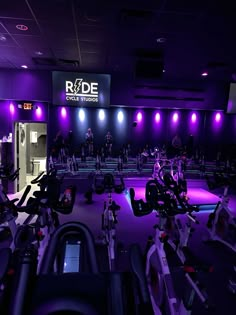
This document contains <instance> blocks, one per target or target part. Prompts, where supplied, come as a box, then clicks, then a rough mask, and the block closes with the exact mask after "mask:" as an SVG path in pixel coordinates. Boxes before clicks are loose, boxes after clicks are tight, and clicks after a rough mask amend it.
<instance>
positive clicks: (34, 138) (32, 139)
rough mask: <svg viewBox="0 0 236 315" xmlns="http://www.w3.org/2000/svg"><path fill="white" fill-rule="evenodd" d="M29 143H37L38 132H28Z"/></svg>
mask: <svg viewBox="0 0 236 315" xmlns="http://www.w3.org/2000/svg"><path fill="white" fill-rule="evenodd" d="M30 142H31V143H37V142H38V132H37V131H30Z"/></svg>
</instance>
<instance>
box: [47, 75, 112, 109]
mask: <svg viewBox="0 0 236 315" xmlns="http://www.w3.org/2000/svg"><path fill="white" fill-rule="evenodd" d="M53 103H54V104H55V105H76V106H95V107H107V106H109V105H110V75H108V74H90V73H75V72H73V73H72V72H60V71H54V72H53Z"/></svg>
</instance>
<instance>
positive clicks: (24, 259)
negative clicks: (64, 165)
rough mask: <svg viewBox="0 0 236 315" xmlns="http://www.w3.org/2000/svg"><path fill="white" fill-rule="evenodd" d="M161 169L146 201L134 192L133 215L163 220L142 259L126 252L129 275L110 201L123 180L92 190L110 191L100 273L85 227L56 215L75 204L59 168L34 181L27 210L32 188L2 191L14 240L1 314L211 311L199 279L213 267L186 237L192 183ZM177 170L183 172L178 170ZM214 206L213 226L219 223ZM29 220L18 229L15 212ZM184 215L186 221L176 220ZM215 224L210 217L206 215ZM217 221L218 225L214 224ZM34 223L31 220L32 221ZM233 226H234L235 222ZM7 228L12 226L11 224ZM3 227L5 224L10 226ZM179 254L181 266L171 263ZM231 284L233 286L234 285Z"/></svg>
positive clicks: (1, 278) (4, 253)
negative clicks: (14, 195) (197, 306)
mask: <svg viewBox="0 0 236 315" xmlns="http://www.w3.org/2000/svg"><path fill="white" fill-rule="evenodd" d="M165 168H169V167H168V166H166V165H162V166H161V167H160V168H159V171H158V174H156V175H157V176H156V177H155V178H153V179H151V180H149V181H148V182H147V184H146V194H145V199H146V201H144V200H142V199H139V200H136V199H135V190H134V189H133V188H131V189H130V191H129V193H130V199H131V206H132V209H133V213H134V215H135V216H137V217H142V216H145V215H148V214H150V213H153V212H155V213H156V215H157V217H158V222H157V224H156V225H155V226H154V228H155V231H156V234H155V237H149V239H148V242H147V248H146V252H145V255H143V253H142V251H141V249H140V247H139V246H138V245H133V246H131V248H130V251H129V257H130V266H131V270H130V272H126V273H122V272H118V271H116V268H115V267H116V265H115V261H116V241H117V240H116V224H117V211H118V210H119V209H120V206H119V205H117V204H116V203H115V202H114V201H113V200H112V192H113V191H114V192H116V193H121V192H122V191H123V190H124V182H123V179H122V178H120V181H119V182H118V183H116V182H115V181H114V177H113V176H112V174H105V175H104V176H101V175H99V174H97V176H95V177H94V179H93V185H92V190H91V192H92V191H94V192H96V193H97V194H103V193H106V192H107V193H108V194H107V196H108V198H107V200H105V201H104V209H103V210H104V211H103V214H102V230H103V233H104V234H103V240H104V244H105V245H106V246H107V256H108V259H109V272H101V271H100V269H99V263H98V259H97V254H96V249H95V240H94V237H93V235H92V234H91V232H90V230H89V229H88V227H87V226H86V225H84V224H83V223H80V222H69V223H65V224H62V225H60V222H59V218H58V213H64V214H69V213H71V211H72V209H73V205H74V202H75V187H74V186H68V187H66V188H65V189H64V190H63V193H61V191H62V189H61V187H62V181H63V178H58V176H57V174H56V171H55V170H53V169H52V170H50V171H49V172H48V173H47V174H40V175H39V176H38V177H37V178H36V179H34V180H33V181H32V182H31V184H32V185H34V184H36V185H39V187H40V189H39V190H37V191H35V192H34V194H33V197H31V198H29V199H28V201H27V204H26V205H23V204H25V200H26V196H27V195H28V193H29V191H30V189H31V188H30V187H29V186H28V187H26V190H25V192H24V194H23V195H22V198H21V200H9V198H8V196H7V195H6V194H5V193H4V191H3V190H2V189H1V201H0V207H1V208H0V218H1V222H0V223H1V228H2V229H3V231H4V230H6V231H8V233H10V234H11V235H12V238H11V239H12V241H11V244H10V247H9V248H4V249H1V250H0V284H1V293H0V310H1V314H10V315H11V314H14V315H22V314H24V315H35V314H37V315H38V314H40V315H44V314H45V315H46V314H47V315H56V314H57V315H59V314H60V315H61V314H68V315H75V314H104V315H106V314H115V315H116V314H117V315H118V314H119V315H122V314H143V315H144V314H145V315H146V314H158V315H159V314H171V315H174V314H179V315H184V314H191V313H192V309H193V304H194V303H195V300H196V299H195V298H198V299H199V301H200V302H201V305H202V306H203V307H204V308H205V309H206V310H207V311H212V310H213V312H214V307H213V305H212V303H211V302H210V300H209V297H208V295H207V292H206V289H205V287H204V286H203V285H202V283H201V281H200V277H199V274H201V273H205V272H207V273H208V272H211V271H213V267H212V265H211V264H208V263H206V262H204V261H200V260H199V258H197V257H196V256H195V255H194V254H193V252H192V251H191V249H190V248H189V238H190V236H191V234H192V233H193V230H194V225H195V224H198V223H199V222H198V220H197V218H196V215H195V212H198V211H199V208H198V207H197V206H192V205H190V204H189V202H188V198H187V183H186V180H185V178H184V176H182V175H183V174H182V175H181V174H178V176H177V175H176V173H172V174H171V173H170V172H169V169H168V172H166V171H165ZM0 171H1V172H0V174H1V177H0V178H1V179H3V178H8V179H9V180H14V179H15V178H16V177H17V176H18V174H19V170H17V171H16V172H14V171H12V170H9V169H4V168H1V169H0ZM179 171H180V168H179ZM225 207H226V205H225V204H224V202H221V203H219V205H218V206H217V208H216V210H215V212H214V217H213V218H212V215H211V216H210V217H211V223H210V225H211V226H214V225H217V224H219V222H218V223H217V219H216V218H219V217H221V216H220V215H218V212H221V209H224V210H225ZM22 211H24V212H27V213H28V214H29V217H28V218H27V220H26V221H25V222H24V224H23V225H21V226H17V225H16V224H15V223H14V222H15V221H16V217H17V214H18V213H19V212H22ZM180 216H185V217H186V220H185V222H184V223H183V222H182V220H180V219H179V217H180ZM33 219H35V221H33ZM209 219H210V218H209ZM214 220H215V221H214ZM32 222H33V223H32ZM232 222H234V221H232ZM6 223H7V224H6ZM5 225H6V226H5ZM173 253H174V255H175V256H176V257H177V258H178V263H175V264H174V266H173V265H171V264H170V263H169V262H170V259H169V257H172V255H173ZM179 271H180V272H181V274H182V278H181V279H182V280H181V281H180V283H181V286H182V287H181V290H180V291H181V293H182V295H181V296H179V295H177V294H176V288H175V281H174V276H175V273H179ZM231 284H232V287H233V285H234V282H233V280H232V283H231Z"/></svg>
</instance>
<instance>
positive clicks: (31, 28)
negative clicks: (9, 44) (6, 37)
mask: <svg viewBox="0 0 236 315" xmlns="http://www.w3.org/2000/svg"><path fill="white" fill-rule="evenodd" d="M1 23H2V26H3V27H4V28H5V29H6V30H7V32H8V33H11V34H13V35H14V34H18V35H20V34H27V35H40V30H39V28H38V26H37V24H36V23H35V21H34V20H32V19H31V20H30V19H29V20H23V19H11V18H4V19H1ZM17 25H24V26H26V27H28V30H27V31H21V30H19V29H17V27H16V26H17Z"/></svg>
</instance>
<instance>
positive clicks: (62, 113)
mask: <svg viewBox="0 0 236 315" xmlns="http://www.w3.org/2000/svg"><path fill="white" fill-rule="evenodd" d="M66 116H67V111H66V109H65V107H62V108H61V117H62V118H66Z"/></svg>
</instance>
